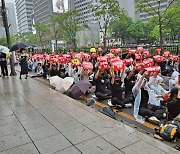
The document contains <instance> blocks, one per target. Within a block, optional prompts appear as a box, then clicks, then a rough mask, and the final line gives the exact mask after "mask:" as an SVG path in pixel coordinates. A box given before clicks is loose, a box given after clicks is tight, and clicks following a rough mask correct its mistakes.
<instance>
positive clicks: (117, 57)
mask: <svg viewBox="0 0 180 154" xmlns="http://www.w3.org/2000/svg"><path fill="white" fill-rule="evenodd" d="M119 60H120V57H119V56H116V57H113V58H111V60H110V62H111V63H112V62H114V61H119Z"/></svg>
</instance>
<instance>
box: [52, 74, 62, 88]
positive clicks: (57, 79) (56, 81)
mask: <svg viewBox="0 0 180 154" xmlns="http://www.w3.org/2000/svg"><path fill="white" fill-rule="evenodd" d="M62 80H63V79H62V78H60V77H59V76H53V77H50V78H49V81H50V85H51V86H53V87H56V86H57V85H58V84H59V83H61V82H62Z"/></svg>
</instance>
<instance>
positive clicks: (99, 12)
mask: <svg viewBox="0 0 180 154" xmlns="http://www.w3.org/2000/svg"><path fill="white" fill-rule="evenodd" d="M92 12H94V16H95V18H96V20H97V21H98V23H99V26H100V31H101V32H102V33H103V44H104V47H106V39H107V32H108V29H109V26H110V23H111V22H112V21H114V20H116V19H117V18H119V16H120V14H121V8H120V6H119V2H118V0H99V5H94V6H92Z"/></svg>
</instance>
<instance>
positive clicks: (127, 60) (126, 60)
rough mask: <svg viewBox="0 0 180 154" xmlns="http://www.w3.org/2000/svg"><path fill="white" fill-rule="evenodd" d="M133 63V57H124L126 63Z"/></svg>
mask: <svg viewBox="0 0 180 154" xmlns="http://www.w3.org/2000/svg"><path fill="white" fill-rule="evenodd" d="M132 63H133V59H132V58H129V59H124V64H125V65H131V64H132Z"/></svg>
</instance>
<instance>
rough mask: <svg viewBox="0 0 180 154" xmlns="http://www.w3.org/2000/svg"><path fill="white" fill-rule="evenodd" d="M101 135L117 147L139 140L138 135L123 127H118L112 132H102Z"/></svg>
mask: <svg viewBox="0 0 180 154" xmlns="http://www.w3.org/2000/svg"><path fill="white" fill-rule="evenodd" d="M101 137H103V138H104V139H105V140H107V141H108V142H110V143H111V144H113V145H114V146H116V147H117V148H118V149H121V148H123V147H126V146H128V145H130V144H133V143H135V142H138V141H140V139H139V138H138V136H136V135H134V134H133V133H129V132H127V131H126V130H123V129H118V130H115V131H113V132H110V133H106V134H103V135H101Z"/></svg>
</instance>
